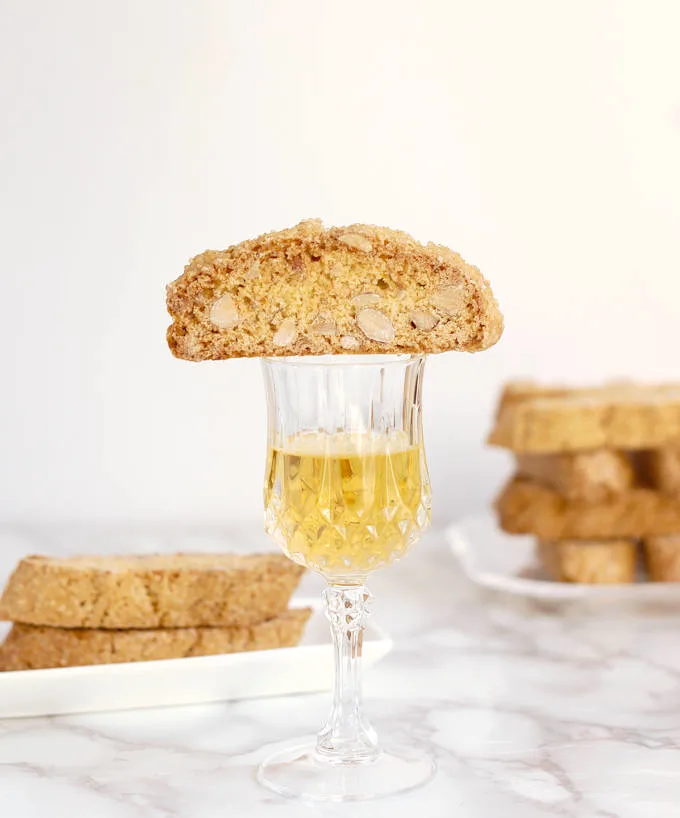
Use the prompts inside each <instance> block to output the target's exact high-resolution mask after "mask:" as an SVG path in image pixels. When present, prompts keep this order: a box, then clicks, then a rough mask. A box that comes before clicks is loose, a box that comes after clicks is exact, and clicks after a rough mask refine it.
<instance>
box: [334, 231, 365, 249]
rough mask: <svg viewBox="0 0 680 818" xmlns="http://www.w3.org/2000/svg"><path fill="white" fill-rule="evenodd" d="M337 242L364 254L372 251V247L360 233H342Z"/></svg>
mask: <svg viewBox="0 0 680 818" xmlns="http://www.w3.org/2000/svg"><path fill="white" fill-rule="evenodd" d="M339 241H341V242H342V243H343V244H346V245H347V246H348V247H353V248H354V249H355V250H363V251H364V253H370V252H371V250H372V249H373V245H372V244H371V242H370V241H369V239H367V238H366V236H362V235H361V233H343V234H342V235H341V236H340V237H339Z"/></svg>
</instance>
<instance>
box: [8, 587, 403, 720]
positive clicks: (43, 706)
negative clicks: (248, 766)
mask: <svg viewBox="0 0 680 818" xmlns="http://www.w3.org/2000/svg"><path fill="white" fill-rule="evenodd" d="M291 605H292V607H305V606H311V607H312V608H313V609H314V610H313V613H312V615H311V617H310V619H309V622H308V623H307V626H306V628H305V633H304V636H303V638H302V640H301V642H300V644H299V645H298V646H297V647H294V648H278V649H276V650H258V651H248V652H245V653H229V654H221V655H219V656H197V657H193V658H190V659H164V660H162V661H156V662H125V663H121V664H117V665H88V666H86V667H69V668H53V669H49V670H18V671H9V672H6V673H0V718H16V717H20V716H53V715H60V714H65V713H92V712H96V711H101V710H129V709H132V708H135V707H159V706H168V705H180V704H198V703H204V702H216V701H225V700H229V699H253V698H258V697H260V696H282V695H286V694H289V693H309V692H312V691H316V690H328V689H329V688H330V687H331V684H332V681H333V649H332V646H331V643H330V635H329V631H328V622H327V620H326V618H325V616H324V615H323V613H322V611H321V609H320V601H319V600H318V599H316V600H309V599H294V600H293V601H292V603H291ZM391 648H392V641H391V640H390V639H389V638H388V637H387V636H386V635H385V634H384V633H383V632H382V631H380V630H379V629H378V628H377V627H375V626H369V627H368V628H367V630H366V633H365V635H364V643H363V659H364V664H365V665H367V666H368V665H372V664H375V663H376V662H378V661H379V660H380V659H382V658H383V656H385V655H386V654H387V653H388V652H389V651H390V650H391Z"/></svg>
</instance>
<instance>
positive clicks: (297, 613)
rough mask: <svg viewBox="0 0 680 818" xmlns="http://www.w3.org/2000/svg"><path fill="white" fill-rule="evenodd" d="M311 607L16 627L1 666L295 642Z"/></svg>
mask: <svg viewBox="0 0 680 818" xmlns="http://www.w3.org/2000/svg"><path fill="white" fill-rule="evenodd" d="M310 614H311V608H299V609H293V610H289V611H284V612H283V613H282V614H280V615H279V616H278V617H276V618H274V619H270V620H268V621H266V622H259V623H258V624H256V625H250V626H239V625H236V626H233V627H229V628H166V629H159V630H105V629H101V628H99V629H98V628H47V627H42V626H36V625H20V624H19V625H13V626H12V629H11V630H10V632H9V634H8V635H7V638H6V639H5V642H4V643H3V644H2V645H0V670H34V669H37V668H48V667H74V666H76V665H107V664H115V663H118V662H145V661H146V662H148V661H153V660H156V659H180V658H184V657H188V656H209V655H211V654H216V653H236V652H238V651H246V650H269V649H271V648H284V647H292V646H293V645H297V643H298V641H299V640H300V637H301V636H302V631H303V630H304V627H305V623H306V622H307V620H308V619H309V616H310Z"/></svg>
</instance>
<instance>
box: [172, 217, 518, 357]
mask: <svg viewBox="0 0 680 818" xmlns="http://www.w3.org/2000/svg"><path fill="white" fill-rule="evenodd" d="M167 304H168V312H169V313H170V315H171V316H172V319H173V322H172V325H171V326H170V327H169V329H168V344H169V346H170V349H171V350H172V352H173V354H174V355H175V356H176V357H178V358H184V359H186V360H189V361H205V360H220V359H223V358H235V357H248V358H250V357H261V356H272V355H324V354H332V353H343V354H346V353H406V352H411V353H417V352H445V351H447V350H463V351H465V352H475V351H477V350H482V349H486V348H487V347H489V346H491V345H492V344H495V343H496V341H497V340H498V339H499V338H500V335H501V332H502V330H503V319H502V316H501V313H500V311H499V309H498V305H497V303H496V300H495V298H494V297H493V294H492V292H491V288H490V287H489V284H488V283H487V281H486V280H485V279H484V277H483V276H482V275H481V273H480V272H479V270H478V269H477V268H476V267H472V266H470V265H469V264H466V263H465V262H464V261H463V259H462V258H461V257H460V256H459V255H458V254H457V253H454V252H453V251H452V250H449V249H448V248H446V247H442V246H439V245H435V244H428V245H426V246H424V245H422V244H419V243H418V242H416V241H415V240H414V239H412V238H411V236H409V235H407V234H406V233H401V232H398V231H396V230H389V229H388V228H385V227H374V226H371V225H364V224H355V225H351V226H349V227H331V228H328V229H326V228H324V226H323V225H322V223H321V221H319V220H316V219H313V220H309V221H305V222H301V223H300V224H298V225H297V226H296V227H293V228H291V229H289V230H282V231H280V232H278V233H268V234H266V235H263V236H259V237H258V238H256V239H251V240H250V241H244V242H242V243H241V244H237V245H235V246H233V247H229V248H228V249H226V250H222V251H216V250H208V251H206V252H205V253H202V254H201V255H199V256H196V257H195V258H194V259H192V260H191V261H190V262H189V264H188V265H187V267H186V268H185V270H184V273H183V274H182V275H181V276H180V277H179V278H178V279H177V280H176V281H174V282H173V283H172V284H170V285H169V286H168V288H167Z"/></svg>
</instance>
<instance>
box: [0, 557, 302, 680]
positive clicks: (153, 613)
mask: <svg viewBox="0 0 680 818" xmlns="http://www.w3.org/2000/svg"><path fill="white" fill-rule="evenodd" d="M303 572H304V569H303V568H301V567H300V566H298V565H296V564H295V563H293V562H291V561H290V560H288V559H287V558H286V557H284V556H283V555H280V554H251V555H237V554H163V555H161V554H157V555H145V556H82V557H70V558H55V557H44V556H30V557H26V558H25V559H23V560H21V562H20V563H19V564H18V566H17V567H16V569H15V571H14V573H13V574H12V576H11V577H10V579H9V581H8V583H7V586H6V587H5V590H4V593H3V594H2V598H0V619H2V620H6V621H11V622H12V623H13V625H12V628H11V630H10V631H9V634H8V635H7V637H6V639H5V641H4V643H3V644H2V645H0V670H25V669H33V668H48V667H68V666H73V665H89V664H108V663H114V662H133V661H143V660H152V659H174V658H181V657H188V656H205V655H208V654H215V653H233V652H235V651H244V650H264V649H267V648H277V647H288V646H292V645H295V644H297V642H298V641H299V639H300V637H301V635H302V632H303V630H304V626H305V623H306V622H307V619H308V618H309V615H310V613H311V611H310V609H308V608H300V609H288V603H289V601H290V597H291V595H292V594H293V592H294V590H295V588H296V587H297V585H298V583H299V581H300V577H301V576H302V573H303Z"/></svg>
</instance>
